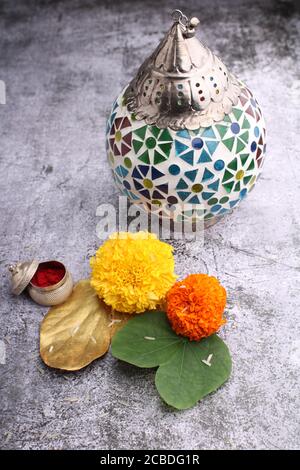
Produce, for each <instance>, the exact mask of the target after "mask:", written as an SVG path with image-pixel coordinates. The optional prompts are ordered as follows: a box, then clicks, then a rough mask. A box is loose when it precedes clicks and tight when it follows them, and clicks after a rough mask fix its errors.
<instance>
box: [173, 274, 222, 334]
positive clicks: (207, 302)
mask: <svg viewBox="0 0 300 470" xmlns="http://www.w3.org/2000/svg"><path fill="white" fill-rule="evenodd" d="M225 304H226V290H225V289H224V287H223V286H221V284H220V283H219V281H218V279H216V278H215V277H213V276H208V275H207V274H191V275H190V276H188V277H186V278H185V279H184V280H183V281H178V282H176V283H175V284H174V285H173V287H172V288H171V289H170V290H169V292H168V294H167V315H168V318H169V320H170V323H171V326H172V328H173V330H174V331H175V333H177V334H179V335H182V336H187V337H188V338H189V339H190V340H195V341H199V340H200V339H201V338H204V337H206V336H210V335H212V334H213V333H215V332H216V331H218V329H219V328H220V327H221V326H222V325H223V324H224V323H226V320H225V318H224V317H223V312H224V308H225Z"/></svg>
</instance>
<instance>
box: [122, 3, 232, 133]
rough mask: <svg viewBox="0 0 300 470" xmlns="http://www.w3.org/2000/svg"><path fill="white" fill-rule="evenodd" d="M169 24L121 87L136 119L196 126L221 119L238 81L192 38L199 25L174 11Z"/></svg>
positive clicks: (190, 127) (196, 127) (197, 21)
mask: <svg viewBox="0 0 300 470" xmlns="http://www.w3.org/2000/svg"><path fill="white" fill-rule="evenodd" d="M172 16H173V20H174V23H173V25H172V27H171V29H170V30H169V32H168V33H167V34H166V36H165V38H164V39H163V40H162V41H161V43H160V44H159V46H158V47H157V48H156V50H155V51H154V52H153V54H152V55H151V56H150V57H149V58H148V59H146V60H145V62H144V63H143V64H142V65H141V67H140V69H139V71H138V73H137V75H136V77H135V78H134V79H133V80H132V81H131V82H130V84H129V85H128V88H127V89H126V91H125V96H124V98H125V103H126V105H127V108H128V110H129V111H130V112H133V113H134V114H135V117H136V119H138V120H141V119H144V120H145V121H146V123H147V124H155V125H156V126H158V127H160V128H164V127H170V128H171V129H174V130H178V129H184V128H186V129H198V128H199V127H209V126H211V125H212V124H213V123H214V122H215V121H221V120H222V119H223V118H224V115H225V114H229V113H230V111H231V109H232V106H234V105H236V104H237V101H238V97H239V95H240V92H241V89H240V85H239V82H238V80H237V79H236V78H235V77H234V76H233V75H232V74H231V73H230V72H229V71H228V70H227V68H226V67H225V65H224V64H223V62H221V60H220V59H219V58H218V57H216V56H215V55H214V54H213V53H212V52H211V51H210V50H209V49H208V48H207V47H206V46H204V45H203V44H201V42H200V41H199V40H198V39H197V38H196V37H195V30H196V27H197V25H198V24H199V20H198V19H197V18H191V19H190V20H189V19H188V18H187V17H186V16H185V15H183V14H182V13H181V11H180V10H175V11H174V12H173V14H172Z"/></svg>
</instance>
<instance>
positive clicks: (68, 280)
mask: <svg viewBox="0 0 300 470" xmlns="http://www.w3.org/2000/svg"><path fill="white" fill-rule="evenodd" d="M51 263H55V264H56V265H57V264H59V265H60V267H62V268H63V269H64V270H65V274H64V277H63V278H62V279H61V280H60V281H59V282H57V283H56V284H53V285H51V286H47V287H38V286H37V285H35V284H33V283H32V279H33V276H34V275H35V273H36V271H37V270H38V268H39V266H40V265H41V264H51ZM9 270H10V272H11V274H12V278H11V283H12V292H13V293H14V294H16V295H20V294H21V293H22V292H23V291H24V290H25V289H27V291H28V294H29V295H30V297H31V298H32V300H34V301H35V302H36V303H38V304H40V305H45V306H48V307H49V306H51V305H59V304H62V303H63V302H65V301H66V300H67V298H68V297H69V296H70V295H71V293H72V290H73V279H72V275H71V273H70V272H69V271H68V270H67V269H66V267H65V265H64V264H63V263H61V262H60V261H56V260H52V261H45V262H43V263H39V261H37V260H32V261H25V262H24V263H18V264H16V265H15V266H10V267H9Z"/></svg>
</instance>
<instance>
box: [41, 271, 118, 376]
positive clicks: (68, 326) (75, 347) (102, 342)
mask: <svg viewBox="0 0 300 470" xmlns="http://www.w3.org/2000/svg"><path fill="white" fill-rule="evenodd" d="M119 315H121V314H119ZM125 317H126V316H124V318H123V319H122V320H121V322H119V323H118V325H119V324H120V323H123V320H126V318H125ZM113 326H114V322H113V321H112V315H111V310H110V308H109V307H107V306H106V305H105V304H104V302H103V301H101V300H100V299H99V297H98V296H97V294H96V292H95V291H94V289H93V288H92V287H91V285H90V281H89V280H83V281H79V282H78V283H77V284H76V286H75V287H74V290H73V293H72V294H71V296H70V297H69V299H68V300H67V301H66V302H65V303H63V304H62V305H58V306H55V307H52V308H51V309H50V310H49V312H48V313H47V315H46V316H45V318H44V320H43V321H42V324H41V330H40V354H41V357H42V359H43V361H44V362H45V364H47V365H48V366H50V367H54V368H57V369H64V370H78V369H82V367H85V366H87V365H88V364H89V363H90V362H92V361H94V360H95V359H97V358H98V357H101V356H103V354H105V353H106V352H107V350H108V349H109V346H110V342H111V336H112V332H113V328H112V327H113Z"/></svg>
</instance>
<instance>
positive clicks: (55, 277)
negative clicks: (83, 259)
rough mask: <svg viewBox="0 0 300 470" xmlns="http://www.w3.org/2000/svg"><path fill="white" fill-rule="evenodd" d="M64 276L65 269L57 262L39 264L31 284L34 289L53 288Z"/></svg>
mask: <svg viewBox="0 0 300 470" xmlns="http://www.w3.org/2000/svg"><path fill="white" fill-rule="evenodd" d="M65 274H66V269H65V267H64V265H63V264H62V263H59V262H58V261H46V262H45V263H40V264H39V267H38V268H37V271H36V273H35V275H34V276H33V278H32V279H31V284H33V285H34V286H36V287H49V286H54V285H55V284H57V283H58V282H59V281H61V280H62V279H63V277H64V275H65Z"/></svg>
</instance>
